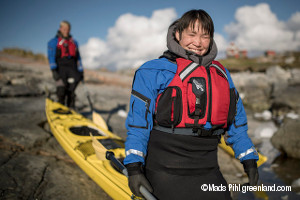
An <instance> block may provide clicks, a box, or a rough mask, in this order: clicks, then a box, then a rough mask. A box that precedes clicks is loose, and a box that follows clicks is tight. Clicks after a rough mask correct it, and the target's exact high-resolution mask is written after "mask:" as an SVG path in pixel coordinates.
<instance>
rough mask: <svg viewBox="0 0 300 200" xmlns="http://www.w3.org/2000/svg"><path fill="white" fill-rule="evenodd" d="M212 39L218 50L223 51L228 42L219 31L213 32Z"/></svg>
mask: <svg viewBox="0 0 300 200" xmlns="http://www.w3.org/2000/svg"><path fill="white" fill-rule="evenodd" d="M214 40H215V42H216V44H217V47H218V51H219V52H221V51H225V50H226V48H227V47H228V42H227V41H226V39H225V38H224V37H223V36H222V35H221V34H219V33H215V34H214Z"/></svg>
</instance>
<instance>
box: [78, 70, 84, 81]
mask: <svg viewBox="0 0 300 200" xmlns="http://www.w3.org/2000/svg"><path fill="white" fill-rule="evenodd" d="M79 73H80V81H83V79H84V73H83V71H82V72H79Z"/></svg>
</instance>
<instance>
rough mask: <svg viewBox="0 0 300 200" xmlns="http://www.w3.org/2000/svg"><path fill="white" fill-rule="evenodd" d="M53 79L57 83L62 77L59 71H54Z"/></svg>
mask: <svg viewBox="0 0 300 200" xmlns="http://www.w3.org/2000/svg"><path fill="white" fill-rule="evenodd" d="M52 77H53V79H54V80H55V81H58V80H59V79H60V76H59V74H58V71H57V70H56V69H52Z"/></svg>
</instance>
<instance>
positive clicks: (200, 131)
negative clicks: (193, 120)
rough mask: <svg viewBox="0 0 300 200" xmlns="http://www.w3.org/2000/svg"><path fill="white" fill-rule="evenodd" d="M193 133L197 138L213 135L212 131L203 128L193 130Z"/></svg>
mask: <svg viewBox="0 0 300 200" xmlns="http://www.w3.org/2000/svg"><path fill="white" fill-rule="evenodd" d="M193 133H197V134H198V136H199V137H208V136H212V135H213V131H212V130H206V129H203V128H193Z"/></svg>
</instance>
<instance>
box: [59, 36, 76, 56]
mask: <svg viewBox="0 0 300 200" xmlns="http://www.w3.org/2000/svg"><path fill="white" fill-rule="evenodd" d="M76 48H77V47H76V44H75V42H74V40H73V38H70V39H64V38H61V37H59V38H58V43H57V49H58V50H59V51H60V52H61V53H60V57H61V58H63V57H70V56H71V57H75V56H76Z"/></svg>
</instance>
